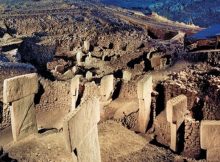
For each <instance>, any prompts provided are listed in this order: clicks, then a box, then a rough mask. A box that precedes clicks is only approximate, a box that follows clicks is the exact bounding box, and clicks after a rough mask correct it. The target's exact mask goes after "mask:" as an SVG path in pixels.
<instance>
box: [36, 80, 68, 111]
mask: <svg viewBox="0 0 220 162" xmlns="http://www.w3.org/2000/svg"><path fill="white" fill-rule="evenodd" d="M39 91H40V92H39V94H38V98H37V100H39V101H37V102H38V103H37V105H36V109H37V111H51V110H54V109H67V110H70V107H71V95H70V94H69V93H70V82H61V81H54V82H52V81H50V80H46V79H42V78H41V79H40V90H39Z"/></svg>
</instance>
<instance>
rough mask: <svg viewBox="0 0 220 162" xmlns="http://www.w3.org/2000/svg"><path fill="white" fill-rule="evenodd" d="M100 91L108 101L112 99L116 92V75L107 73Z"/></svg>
mask: <svg viewBox="0 0 220 162" xmlns="http://www.w3.org/2000/svg"><path fill="white" fill-rule="evenodd" d="M100 92H101V96H102V99H103V100H104V101H108V100H110V99H111V97H112V94H113V92H114V76H113V75H107V76H104V77H103V78H102V80H101V87H100Z"/></svg>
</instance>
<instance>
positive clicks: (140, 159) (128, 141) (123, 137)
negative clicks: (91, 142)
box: [99, 121, 174, 162]
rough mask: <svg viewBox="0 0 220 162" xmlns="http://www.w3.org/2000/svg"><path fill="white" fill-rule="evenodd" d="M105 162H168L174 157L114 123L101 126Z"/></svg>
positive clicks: (109, 122) (101, 145)
mask: <svg viewBox="0 0 220 162" xmlns="http://www.w3.org/2000/svg"><path fill="white" fill-rule="evenodd" d="M99 141H100V147H101V156H102V161H103V162H126V161H129V162H146V161H147V162H161V161H163V162H166V161H173V159H174V157H173V155H172V153H171V152H170V151H169V150H165V149H163V148H159V147H156V146H154V145H151V144H149V143H148V142H147V140H146V139H145V138H143V137H141V136H140V135H138V134H135V133H134V132H132V131H130V130H128V129H126V128H124V127H123V126H122V125H121V124H119V123H116V122H114V121H107V122H104V123H101V124H100V125H99Z"/></svg>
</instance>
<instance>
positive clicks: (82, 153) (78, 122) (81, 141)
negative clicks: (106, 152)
mask: <svg viewBox="0 0 220 162" xmlns="http://www.w3.org/2000/svg"><path fill="white" fill-rule="evenodd" d="M99 121H100V103H99V100H98V99H97V98H92V99H91V98H89V99H87V100H85V101H84V102H83V103H82V104H81V105H80V106H79V108H77V109H76V110H74V111H73V112H71V113H69V114H68V115H67V117H66V118H65V119H64V125H63V129H64V137H65V141H66V147H67V150H68V151H69V152H71V153H72V155H73V159H75V160H76V159H77V161H81V162H100V161H101V156H100V148H99V147H100V146H99V142H98V130H97V123H98V122H99Z"/></svg>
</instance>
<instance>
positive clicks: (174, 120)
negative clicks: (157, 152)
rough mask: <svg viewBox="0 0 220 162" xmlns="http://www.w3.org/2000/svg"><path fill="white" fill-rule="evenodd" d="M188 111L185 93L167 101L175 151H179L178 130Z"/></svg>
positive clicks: (167, 112)
mask: <svg viewBox="0 0 220 162" xmlns="http://www.w3.org/2000/svg"><path fill="white" fill-rule="evenodd" d="M186 112H187V97H186V96H185V95H179V96H177V97H175V98H172V99H170V100H169V101H167V105H166V117H167V121H168V122H170V126H171V127H170V132H171V139H170V148H171V149H172V150H173V151H177V147H178V146H177V143H178V139H177V132H178V129H179V128H180V126H181V124H182V123H183V121H184V117H185V114H186Z"/></svg>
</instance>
